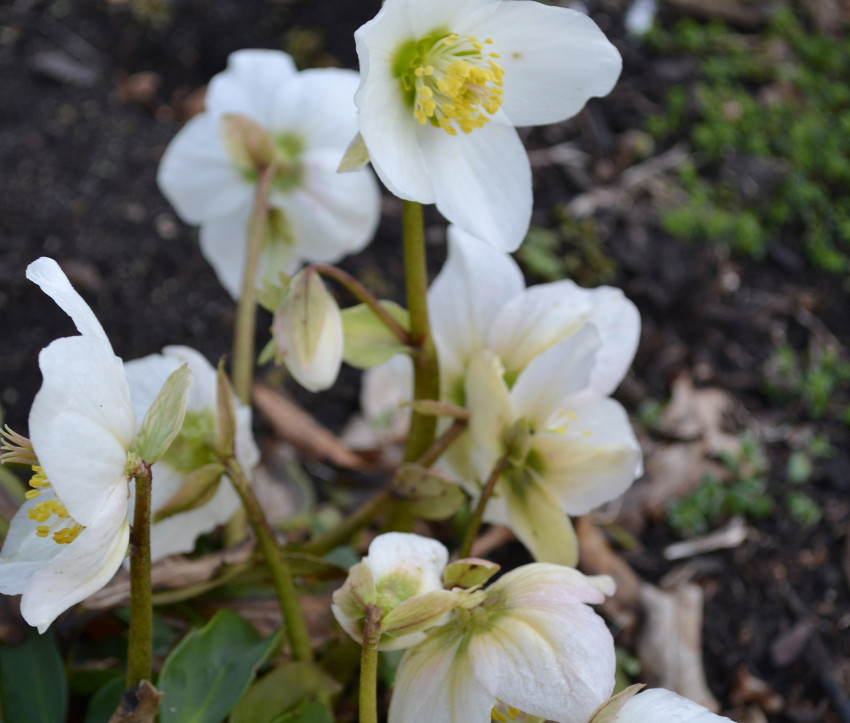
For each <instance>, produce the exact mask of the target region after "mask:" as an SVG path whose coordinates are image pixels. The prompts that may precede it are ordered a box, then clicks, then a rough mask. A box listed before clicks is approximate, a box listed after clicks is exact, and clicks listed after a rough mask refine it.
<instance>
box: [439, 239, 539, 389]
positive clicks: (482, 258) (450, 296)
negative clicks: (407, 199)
mask: <svg viewBox="0 0 850 723" xmlns="http://www.w3.org/2000/svg"><path fill="white" fill-rule="evenodd" d="M448 237H449V253H448V258H447V259H446V263H445V265H444V266H443V268H442V269H441V270H440V273H439V274H437V277H436V278H435V279H434V283H433V284H432V285H431V288H430V289H429V290H428V309H429V311H430V313H431V328H432V329H433V333H434V339H435V342H436V345H437V351H438V353H439V358H440V371H441V372H442V373H443V374H444V375H446V376H449V377H452V376H458V375H460V374H462V373H463V371H464V370H465V368H466V365H467V363H468V361H469V357H470V355H471V354H472V353H473V352H474V351H475V350H477V349H478V348H480V347H482V346H483V345H484V340H485V338H486V337H487V329H488V328H489V326H490V322H491V320H492V319H493V317H494V316H496V315H497V314H498V313H499V310H500V308H501V307H502V305H503V304H505V303H506V301H507V300H508V299H510V298H511V297H512V296H514V295H516V294H519V293H520V292H521V291H522V290H523V288H524V287H525V283H524V281H523V278H522V272H521V271H520V270H519V267H518V266H517V265H516V263H515V262H514V260H513V259H512V258H511V257H510V256H508V255H507V254H503V253H501V252H499V251H496V250H495V249H494V248H493V247H492V246H490V245H489V244H488V243H486V242H485V241H482V240H481V239H479V238H477V237H475V236H472V235H470V234H468V233H466V232H465V231H463V230H462V229H460V228H458V227H457V226H450V227H449V232H448ZM444 392H450V390H444Z"/></svg>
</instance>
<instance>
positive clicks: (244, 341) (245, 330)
mask: <svg viewBox="0 0 850 723" xmlns="http://www.w3.org/2000/svg"><path fill="white" fill-rule="evenodd" d="M274 174H275V166H274V164H271V165H269V166H266V167H265V168H264V169H263V170H262V172H261V173H260V178H259V180H258V182H257V199H256V201H255V202H254V214H253V216H252V217H251V225H250V226H249V230H248V250H247V253H246V255H245V273H244V275H243V277H242V295H241V296H240V297H239V305H238V306H237V308H236V330H235V332H234V339H233V389H234V391H235V392H236V396H238V397H239V399H240V400H241V401H242V403H243V404H250V402H251V378H252V376H253V374H254V343H255V342H254V338H255V335H256V331H257V308H256V291H255V287H256V283H257V264H258V263H259V261H260V253H261V252H262V250H263V238H264V236H265V233H266V221H267V217H268V211H269V189H270V187H271V182H272V179H273V178H274Z"/></svg>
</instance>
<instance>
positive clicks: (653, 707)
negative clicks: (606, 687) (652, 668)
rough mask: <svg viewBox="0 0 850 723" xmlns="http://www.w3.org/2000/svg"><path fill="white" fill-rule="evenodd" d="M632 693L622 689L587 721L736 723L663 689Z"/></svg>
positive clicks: (599, 722) (602, 722) (597, 722)
mask: <svg viewBox="0 0 850 723" xmlns="http://www.w3.org/2000/svg"><path fill="white" fill-rule="evenodd" d="M634 687H635V688H639V687H640V686H634ZM630 692H632V691H623V693H621V694H620V695H619V696H615V697H614V698H612V699H611V700H610V701H608V702H607V703H605V704H603V705H602V706H601V707H600V708H599V710H597V711H596V713H595V714H594V715H593V717H592V718H591V719H590V721H589V722H588V723H657V721H664V723H720V721H727V723H733V721H732V719H731V718H726V717H724V716H720V715H716V714H715V713H712V712H711V711H710V710H709V709H708V708H706V707H705V706H702V705H700V704H699V703H694V701H692V700H688V699H687V698H683V697H682V696H681V695H678V694H676V693H674V692H672V691H670V690H665V689H664V688H653V689H652V690H646V691H644V692H642V693H640V694H639V695H636V696H634V697H631V696H630V695H629V693H630Z"/></svg>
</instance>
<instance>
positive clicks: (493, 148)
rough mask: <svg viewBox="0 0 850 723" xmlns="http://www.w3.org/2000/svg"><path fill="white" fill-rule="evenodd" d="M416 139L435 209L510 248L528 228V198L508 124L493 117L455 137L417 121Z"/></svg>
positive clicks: (524, 159) (522, 155)
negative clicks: (430, 183)
mask: <svg viewBox="0 0 850 723" xmlns="http://www.w3.org/2000/svg"><path fill="white" fill-rule="evenodd" d="M361 132H362V127H361ZM364 138H365V135H364ZM418 138H419V143H420V145H421V146H422V149H423V152H424V154H425V158H426V163H427V165H428V172H429V174H430V178H431V182H432V183H433V185H434V189H435V191H436V197H437V210H438V211H439V212H440V213H442V214H443V216H445V217H446V218H447V219H448V220H449V221H450V222H452V223H454V224H457V225H458V226H460V227H461V228H462V229H464V230H465V231H468V232H469V233H471V234H474V235H475V236H478V237H479V238H480V239H482V240H484V241H486V242H488V243H489V244H491V245H492V246H493V247H494V248H496V249H498V250H499V251H514V250H516V249H517V247H519V245H520V244H521V243H522V240H523V238H525V234H526V232H527V231H528V224H529V222H530V221H531V200H532V199H531V167H530V166H529V163H528V156H527V155H526V152H525V148H524V147H523V145H522V141H520V139H519V136H518V135H517V134H516V131H515V130H514V128H513V127H512V126H510V125H507V124H504V123H502V122H499V120H498V118H494V119H493V120H491V121H490V122H489V123H487V125H485V126H484V127H483V128H478V129H476V130H474V131H472V133H469V134H464V133H459V134H458V135H457V136H450V135H449V134H448V133H446V132H445V131H443V130H442V129H439V128H434V127H432V126H430V125H429V126H420V130H419V133H418ZM367 145H369V144H368V140H367ZM370 152H371V147H370ZM373 158H374V156H373Z"/></svg>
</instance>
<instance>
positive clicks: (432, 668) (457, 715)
mask: <svg viewBox="0 0 850 723" xmlns="http://www.w3.org/2000/svg"><path fill="white" fill-rule="evenodd" d="M453 628H454V626H453V625H451V624H449V625H447V626H444V627H443V628H441V629H439V630H437V631H432V632H431V634H430V635H429V637H428V638H427V639H426V640H425V641H424V642H422V643H420V644H419V645H417V646H415V647H413V648H410V649H409V650H408V651H407V652H406V653H405V654H404V657H403V658H402V660H401V663H400V664H399V667H398V672H397V673H396V679H395V688H394V690H393V697H392V700H391V701H390V712H389V723H434V722H435V721H439V722H440V723H472V722H473V721H482V722H483V721H487V720H489V718H490V710H491V709H492V707H493V706H494V705H495V703H496V700H495V697H494V696H493V695H492V693H490V692H488V691H487V689H486V688H485V687H484V686H482V685H481V683H480V682H479V681H478V680H477V679H476V677H475V676H474V675H473V672H472V666H471V664H470V661H469V658H468V655H467V654H466V653H465V651H464V652H462V653H459V652H458V648H459V646H460V642H461V640H462V637H461V635H460V634H459V633H457V631H455V630H454V629H453Z"/></svg>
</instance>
